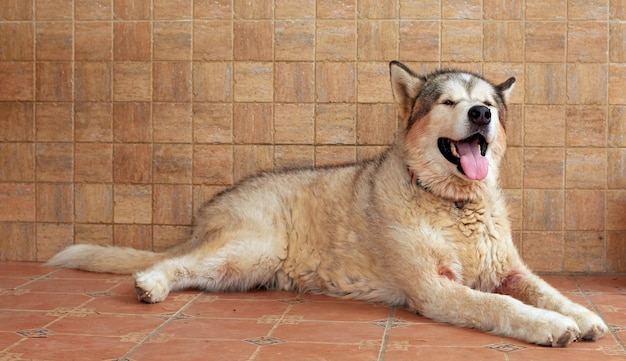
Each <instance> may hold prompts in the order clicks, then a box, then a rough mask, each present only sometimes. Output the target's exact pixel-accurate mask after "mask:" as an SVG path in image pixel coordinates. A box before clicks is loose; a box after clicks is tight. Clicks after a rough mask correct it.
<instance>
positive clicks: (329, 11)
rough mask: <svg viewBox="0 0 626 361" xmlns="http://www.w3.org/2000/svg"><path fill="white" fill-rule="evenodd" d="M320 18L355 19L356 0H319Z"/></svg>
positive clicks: (318, 10)
mask: <svg viewBox="0 0 626 361" xmlns="http://www.w3.org/2000/svg"><path fill="white" fill-rule="evenodd" d="M316 5H317V18H318V19H354V18H356V11H357V5H356V0H318V1H317V4H316Z"/></svg>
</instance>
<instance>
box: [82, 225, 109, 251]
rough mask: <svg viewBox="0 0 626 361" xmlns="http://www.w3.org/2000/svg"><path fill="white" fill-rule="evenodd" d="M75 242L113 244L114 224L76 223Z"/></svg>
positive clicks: (101, 244)
mask: <svg viewBox="0 0 626 361" xmlns="http://www.w3.org/2000/svg"><path fill="white" fill-rule="evenodd" d="M74 240H75V243H79V244H80V243H88V244H97V245H100V246H111V245H113V226H111V225H108V224H80V223H79V224H76V226H75V227H74Z"/></svg>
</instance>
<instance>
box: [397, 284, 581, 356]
mask: <svg viewBox="0 0 626 361" xmlns="http://www.w3.org/2000/svg"><path fill="white" fill-rule="evenodd" d="M421 291H422V292H423V291H424V290H423V289H422V290H421ZM409 306H411V307H412V308H413V307H415V308H416V311H418V312H419V313H420V314H422V315H423V316H426V317H429V318H432V319H434V320H436V321H441V322H448V323H451V324H454V325H457V326H463V327H471V328H477V329H480V330H483V331H487V332H492V333H495V334H499V335H503V336H507V337H513V338H517V339H521V340H524V341H526V342H529V343H535V344H539V345H546V346H567V345H568V344H570V343H571V342H573V341H574V340H576V339H577V338H578V336H579V335H580V330H579V328H578V325H577V324H576V322H574V320H572V319H571V318H569V317H566V316H564V315H562V314H560V313H557V312H554V311H549V310H544V309H539V308H536V307H533V306H530V305H527V304H524V303H522V302H521V301H519V300H517V299H514V298H512V297H508V296H505V295H501V294H495V293H487V292H481V291H477V290H473V289H471V288H469V287H466V286H463V285H461V284H459V283H456V282H454V281H452V280H449V279H443V277H441V278H440V279H439V280H437V281H434V282H433V281H432V280H431V282H430V285H429V288H428V294H424V293H421V294H418V293H416V294H415V297H410V298H409Z"/></svg>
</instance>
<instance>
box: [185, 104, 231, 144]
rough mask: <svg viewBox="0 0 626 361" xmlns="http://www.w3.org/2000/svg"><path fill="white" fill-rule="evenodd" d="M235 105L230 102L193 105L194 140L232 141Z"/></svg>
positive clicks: (201, 141) (208, 141) (207, 141)
mask: <svg viewBox="0 0 626 361" xmlns="http://www.w3.org/2000/svg"><path fill="white" fill-rule="evenodd" d="M232 129H233V107H232V105H230V104H212V103H196V104H194V105H193V140H194V142H197V143H230V142H231V141H232V139H233V130H232Z"/></svg>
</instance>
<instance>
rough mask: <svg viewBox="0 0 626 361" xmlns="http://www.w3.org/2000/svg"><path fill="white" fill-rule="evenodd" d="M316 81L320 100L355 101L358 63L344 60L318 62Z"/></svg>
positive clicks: (317, 95)
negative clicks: (339, 61) (340, 61)
mask: <svg viewBox="0 0 626 361" xmlns="http://www.w3.org/2000/svg"><path fill="white" fill-rule="evenodd" d="M315 83H316V89H315V93H316V100H317V101H318V102H321V103H335V102H342V103H344V102H353V101H355V100H356V65H355V64H354V63H343V62H342V63H317V64H316V66H315Z"/></svg>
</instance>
